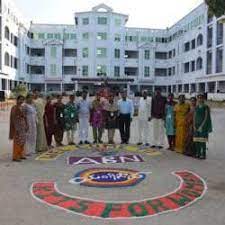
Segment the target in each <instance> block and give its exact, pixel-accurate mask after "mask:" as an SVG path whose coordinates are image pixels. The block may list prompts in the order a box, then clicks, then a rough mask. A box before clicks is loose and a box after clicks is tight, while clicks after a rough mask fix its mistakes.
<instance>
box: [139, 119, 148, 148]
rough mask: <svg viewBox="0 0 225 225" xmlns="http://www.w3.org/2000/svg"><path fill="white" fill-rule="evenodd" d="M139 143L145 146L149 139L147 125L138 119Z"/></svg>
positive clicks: (144, 121)
mask: <svg viewBox="0 0 225 225" xmlns="http://www.w3.org/2000/svg"><path fill="white" fill-rule="evenodd" d="M138 134H139V142H140V143H144V144H147V143H148V137H149V123H148V121H147V120H144V119H138Z"/></svg>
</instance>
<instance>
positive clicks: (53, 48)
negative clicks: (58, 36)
mask: <svg viewBox="0 0 225 225" xmlns="http://www.w3.org/2000/svg"><path fill="white" fill-rule="evenodd" d="M56 55H57V48H56V47H55V46H53V47H51V57H52V58H56Z"/></svg>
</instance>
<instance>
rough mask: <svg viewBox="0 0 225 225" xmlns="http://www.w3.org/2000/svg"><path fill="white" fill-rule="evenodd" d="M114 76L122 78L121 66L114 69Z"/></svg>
mask: <svg viewBox="0 0 225 225" xmlns="http://www.w3.org/2000/svg"><path fill="white" fill-rule="evenodd" d="M114 76H115V77H119V76H120V67H119V66H115V67H114Z"/></svg>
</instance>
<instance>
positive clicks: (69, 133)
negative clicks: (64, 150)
mask: <svg viewBox="0 0 225 225" xmlns="http://www.w3.org/2000/svg"><path fill="white" fill-rule="evenodd" d="M75 131H76V130H75V129H71V130H67V131H66V136H67V141H68V144H70V143H73V142H74V139H75Z"/></svg>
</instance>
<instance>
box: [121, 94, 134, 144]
mask: <svg viewBox="0 0 225 225" xmlns="http://www.w3.org/2000/svg"><path fill="white" fill-rule="evenodd" d="M121 96H122V99H120V100H119V101H118V110H119V129H120V136H121V144H128V143H129V139H130V124H131V121H132V117H133V115H134V106H133V102H132V101H131V100H130V99H127V93H126V91H123V92H122V93H121Z"/></svg>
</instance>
